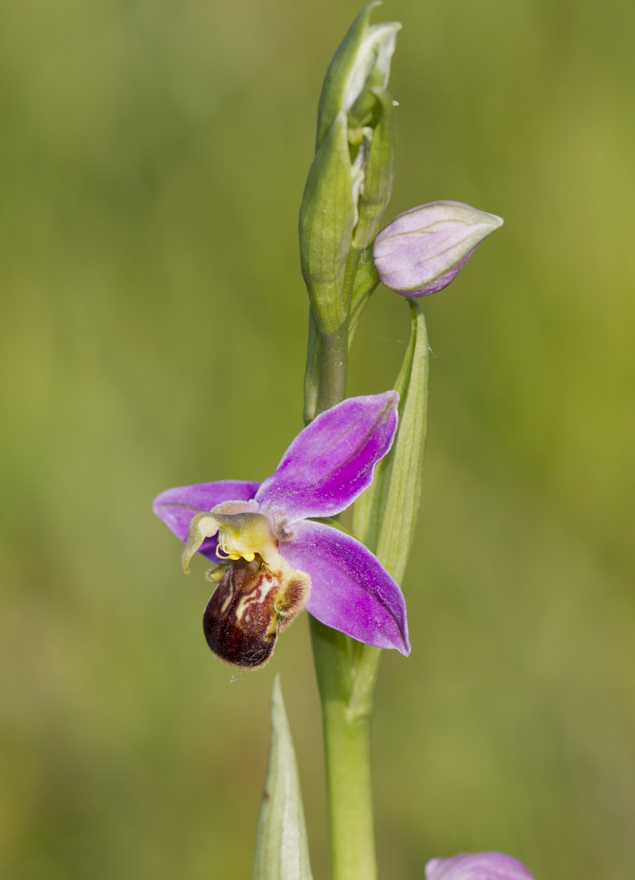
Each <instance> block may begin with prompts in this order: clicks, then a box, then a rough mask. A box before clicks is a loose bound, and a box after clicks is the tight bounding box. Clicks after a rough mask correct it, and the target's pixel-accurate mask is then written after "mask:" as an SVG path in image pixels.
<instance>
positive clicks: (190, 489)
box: [152, 480, 260, 562]
mask: <svg viewBox="0 0 635 880" xmlns="http://www.w3.org/2000/svg"><path fill="white" fill-rule="evenodd" d="M259 486H260V483H254V482H247V481H245V480H218V481H217V482H215V483H197V484H196V485H194V486H177V487H176V488H175V489H166V491H165V492H161V494H160V495H157V497H156V498H155V499H154V501H153V502H152V509H153V510H154V512H155V513H156V515H157V516H158V517H159V519H162V520H163V522H164V523H165V524H166V526H168V528H169V529H171V530H172V531H173V532H174V534H175V535H176V536H177V537H178V538H180V539H181V540H182V541H185V540H186V539H187V530H188V528H189V525H190V522H191V521H192V519H193V518H194V517H195V516H197V515H198V514H199V513H205V512H209V511H210V510H211V509H212V507H216V505H217V504H221V503H222V502H223V501H250V500H251V499H252V498H253V497H254V495H255V494H256V492H257V491H258V487H259ZM217 546H218V539H217V537H216V536H214V537H213V538H206V539H205V540H204V541H203V543H202V544H201V546H200V547H199V550H198V552H199V553H202V554H203V556H206V557H207V558H208V559H211V561H212V562H217V561H218V559H217V556H216V548H217Z"/></svg>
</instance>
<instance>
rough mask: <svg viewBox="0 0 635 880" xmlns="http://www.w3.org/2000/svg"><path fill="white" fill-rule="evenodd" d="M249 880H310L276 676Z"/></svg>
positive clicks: (291, 754) (301, 812)
mask: <svg viewBox="0 0 635 880" xmlns="http://www.w3.org/2000/svg"><path fill="white" fill-rule="evenodd" d="M253 880H312V876H311V866H310V864H309V847H308V843H307V835H306V825H305V821H304V810H303V808H302V794H301V792H300V779H299V777H298V767H297V763H296V758H295V751H294V748H293V740H292V739H291V731H290V729H289V722H288V720H287V713H286V712H285V708H284V701H283V699H282V688H281V687H280V676H279V675H276V677H275V679H274V682H273V690H272V692H271V748H270V750H269V766H268V768H267V778H266V780H265V789H264V792H263V795H262V803H261V805H260V815H259V817H258V830H257V832H256V851H255V854H254V870H253Z"/></svg>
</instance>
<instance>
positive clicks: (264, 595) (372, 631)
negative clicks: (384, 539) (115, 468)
mask: <svg viewBox="0 0 635 880" xmlns="http://www.w3.org/2000/svg"><path fill="white" fill-rule="evenodd" d="M398 401H399V396H398V394H397V393H396V392H395V391H387V392H385V393H384V394H377V395H372V396H367V397H352V398H348V399H347V400H344V401H343V402H342V403H340V404H338V405H337V406H334V407H333V408H332V409H330V410H327V411H326V412H324V413H322V414H321V415H319V416H318V417H317V418H316V419H315V420H314V421H313V422H311V424H310V425H308V426H307V427H306V428H305V429H304V430H303V431H301V432H300V433H299V434H298V436H297V437H296V438H295V439H294V440H293V442H292V443H291V445H290V446H289V448H288V449H287V451H286V452H285V454H284V455H283V457H282V460H281V461H280V464H279V465H278V467H277V468H276V470H275V472H274V473H273V474H272V475H271V476H270V477H267V479H266V480H265V481H264V482H262V483H256V482H245V481H240V480H221V481H218V482H213V483H199V484H197V485H194V486H182V487H179V488H175V489H168V490H167V491H165V492H162V493H161V494H160V495H159V496H158V497H157V498H155V500H154V512H155V513H156V515H157V516H158V517H159V518H160V519H162V520H163V522H165V524H166V525H167V526H168V527H169V528H170V529H171V530H172V531H173V532H174V534H175V535H177V536H178V537H179V538H180V539H181V540H183V541H185V549H184V551H183V556H182V565H183V569H184V571H186V572H187V571H188V570H189V563H190V560H191V558H192V556H193V555H194V554H195V553H196V552H197V551H198V552H199V553H202V554H203V556H205V557H207V559H209V560H211V561H212V562H213V563H215V566H214V568H212V569H211V570H210V572H208V576H209V577H210V579H211V580H213V581H216V582H217V583H218V586H217V588H216V590H215V591H214V593H213V595H212V597H211V599H210V601H209V603H208V605H207V608H206V610H205V614H204V618H203V628H204V632H205V637H206V639H207V642H208V644H209V646H210V648H211V649H212V651H214V653H215V654H217V655H218V656H219V657H220V659H221V660H223V661H225V662H226V663H229V664H231V665H234V666H244V667H251V668H257V667H259V666H262V665H263V664H264V663H266V662H267V660H268V659H269V658H270V657H271V654H272V653H273V649H274V646H275V642H276V639H277V636H278V633H279V632H281V631H282V630H283V629H285V627H286V626H288V625H289V624H290V623H291V622H292V620H293V619H294V618H295V617H297V615H298V614H299V612H300V611H301V610H302V609H303V608H306V609H307V610H308V611H309V612H310V613H311V614H312V615H313V616H314V617H316V618H317V619H318V620H320V621H321V622H322V623H325V624H326V625H327V626H330V627H333V628H334V629H338V630H340V631H341V632H344V633H347V634H348V635H350V636H352V637H353V638H355V639H358V640H359V641H361V642H364V643H365V644H367V645H374V646H376V647H379V648H396V649H397V650H399V651H401V653H402V654H408V653H409V651H410V646H409V643H408V631H407V622H406V607H405V602H404V598H403V595H402V593H401V590H400V589H399V587H398V585H397V584H396V582H395V581H394V580H393V579H392V578H391V576H390V575H389V574H388V572H387V571H385V569H384V568H383V567H382V565H381V564H380V563H379V561H378V560H377V558H376V557H375V556H374V555H373V554H372V553H371V552H370V551H369V550H368V549H367V548H366V547H364V545H363V544H361V543H360V542H359V541H357V540H356V539H355V538H353V537H351V536H350V535H349V534H348V533H346V532H345V531H343V530H341V528H339V527H338V526H337V524H335V525H329V524H327V523H325V522H319V521H317V520H318V519H325V518H327V519H328V518H330V517H333V516H335V515H336V514H338V513H340V512H341V511H342V510H344V509H345V508H347V507H348V506H349V505H350V504H352V503H353V501H355V499H356V498H357V497H358V496H359V495H361V493H362V492H363V491H364V490H365V489H367V488H368V486H370V484H371V483H372V480H373V471H374V468H375V465H376V464H377V462H378V461H379V460H380V459H381V458H383V456H384V455H386V453H387V452H388V450H389V449H390V447H391V445H392V442H393V439H394V436H395V432H396V430H397V418H398V416H397V404H398Z"/></svg>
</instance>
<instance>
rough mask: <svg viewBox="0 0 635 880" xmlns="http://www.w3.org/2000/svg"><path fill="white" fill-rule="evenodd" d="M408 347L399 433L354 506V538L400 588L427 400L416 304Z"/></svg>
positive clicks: (400, 382) (400, 386)
mask: <svg viewBox="0 0 635 880" xmlns="http://www.w3.org/2000/svg"><path fill="white" fill-rule="evenodd" d="M408 306H409V307H410V312H411V332H410V343H409V345H408V349H407V351H406V355H405V357H404V361H403V365H402V368H401V371H400V373H399V376H398V378H397V382H396V384H395V390H396V391H398V392H399V395H400V401H399V428H398V430H397V436H396V438H395V442H394V443H393V446H392V449H391V450H390V452H389V453H388V455H387V456H386V457H385V458H383V459H382V460H381V461H380V462H379V464H378V465H377V467H376V468H375V479H374V480H373V483H372V485H371V486H370V488H369V489H367V490H366V492H364V494H363V495H362V496H361V497H360V498H358V499H357V501H356V502H355V516H354V529H353V531H354V534H355V537H356V538H358V539H359V540H360V541H363V542H364V544H366V546H367V547H368V548H369V549H370V550H372V551H373V552H374V553H375V554H376V555H377V557H378V559H379V561H380V562H381V563H382V565H383V566H384V567H385V568H386V569H387V571H389V572H390V574H391V575H392V576H393V577H394V578H395V580H396V581H397V583H401V581H402V580H403V576H404V573H405V570H406V563H407V558H408V553H409V550H410V547H411V545H412V540H413V537H414V530H415V525H416V521H417V514H418V511H419V505H420V502H421V478H422V472H423V450H424V444H425V436H426V421H427V395H428V366H429V357H428V335H427V333H426V323H425V318H424V316H423V312H422V311H421V309H420V307H419V305H418V304H417V303H416V302H413V301H412V300H408Z"/></svg>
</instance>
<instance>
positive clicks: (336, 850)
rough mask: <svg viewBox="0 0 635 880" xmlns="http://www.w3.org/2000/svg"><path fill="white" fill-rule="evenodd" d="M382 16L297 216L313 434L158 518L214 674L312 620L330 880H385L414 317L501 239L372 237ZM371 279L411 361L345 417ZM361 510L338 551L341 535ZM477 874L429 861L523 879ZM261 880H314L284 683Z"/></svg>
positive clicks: (422, 408)
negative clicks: (174, 540) (379, 773)
mask: <svg viewBox="0 0 635 880" xmlns="http://www.w3.org/2000/svg"><path fill="white" fill-rule="evenodd" d="M377 5H378V0H373V2H371V3H369V4H368V5H367V6H366V7H365V8H364V9H363V10H362V11H361V12H360V14H359V15H358V17H357V18H356V20H355V21H354V22H353V25H352V26H351V28H350V30H349V31H348V33H347V35H346V37H345V38H344V40H343V42H342V44H341V45H340V47H339V49H338V50H337V52H336V54H335V56H334V58H333V61H332V62H331V65H330V67H329V69H328V72H327V75H326V79H325V82H324V87H323V89H322V95H321V98H320V104H319V111H318V131H317V140H316V153H315V157H314V160H313V163H312V165H311V168H310V170H309V175H308V179H307V183H306V187H305V190H304V195H303V198H302V204H301V209H300V223H299V232H300V258H301V260H300V262H301V269H302V274H303V277H304V281H305V283H306V287H307V292H308V296H309V304H310V317H309V339H308V350H307V361H306V373H305V385H304V389H305V401H304V420H305V427H304V429H303V430H302V431H300V433H299V434H298V435H297V437H296V438H295V439H294V440H293V441H292V443H291V445H290V446H289V448H288V449H287V450H286V452H285V453H284V454H283V456H282V458H281V460H280V463H279V464H278V466H277V468H276V469H275V471H274V472H273V473H272V474H271V476H269V477H267V478H266V479H265V480H263V481H262V482H255V481H248V480H234V479H232V480H219V481H215V482H207V483H198V484H196V485H190V486H181V487H177V488H174V489H168V490H166V491H165V492H162V493H161V494H160V495H159V496H157V498H156V499H155V502H154V511H155V513H156V514H157V516H158V517H160V518H161V519H162V520H163V521H164V522H165V523H166V525H167V526H168V527H169V528H170V529H171V530H172V532H173V533H174V534H175V535H176V536H177V537H178V538H180V539H181V541H183V542H184V544H185V546H184V549H183V553H182V560H181V561H182V567H183V570H184V571H185V572H188V571H189V565H190V561H191V559H192V557H193V556H194V555H195V554H196V553H199V554H202V555H203V556H204V557H206V558H207V559H208V560H209V561H210V562H211V563H212V567H211V568H210V569H209V571H208V572H207V577H208V579H209V580H210V581H211V582H212V583H214V585H215V589H214V591H213V593H212V596H211V598H210V600H209V602H208V605H207V607H206V609H205V612H204V616H203V630H204V634H205V638H206V640H207V643H208V645H209V647H210V648H211V650H212V651H213V653H214V654H215V655H216V656H217V657H218V658H219V659H220V660H222V661H223V662H225V663H227V664H230V665H232V666H238V667H241V668H250V669H258V668H260V667H262V666H263V665H264V664H266V663H267V662H269V661H270V660H271V658H272V655H273V653H274V649H275V647H276V644H277V641H278V638H279V636H280V634H281V633H283V632H284V630H285V629H286V628H287V627H288V626H289V625H290V624H291V623H292V622H293V620H294V619H295V618H296V617H298V615H299V614H300V613H301V612H302V611H303V610H306V611H307V612H308V613H309V614H310V623H311V640H312V646H313V654H314V659H315V669H316V676H317V681H318V688H319V694H320V699H321V704H322V716H323V729H324V746H325V754H326V773H327V796H328V807H329V846H330V869H331V870H330V875H331V880H375V878H376V877H377V869H376V863H375V848H374V830H373V811H372V793H371V776H370V726H371V719H372V714H373V708H374V693H375V686H376V683H377V676H378V673H379V666H380V658H381V651H382V649H391V648H392V649H396V650H398V651H399V652H401V653H402V654H404V655H407V654H408V653H409V651H410V643H409V638H408V625H407V616H406V604H405V600H404V596H403V594H402V592H401V588H400V585H401V583H402V581H403V578H404V574H405V571H406V565H407V560H408V555H409V550H410V546H411V544H412V540H413V536H414V530H415V525H416V520H417V514H418V509H419V503H420V496H421V477H422V468H423V450H424V444H425V435H426V424H427V382H428V338H427V332H426V324H425V319H424V316H423V312H422V310H421V308H420V307H419V305H418V303H417V301H416V298H418V297H420V296H423V295H426V294H429V293H434V292H435V291H438V290H441V289H442V288H443V287H445V286H446V285H447V284H449V283H450V282H451V281H452V280H453V278H455V277H456V275H457V274H458V272H459V271H460V270H461V269H462V267H463V266H464V265H465V264H466V262H467V260H468V259H469V257H470V255H471V254H472V252H473V251H474V249H475V248H476V247H477V245H478V244H479V243H480V242H481V241H482V240H483V239H484V238H485V237H486V236H487V235H489V233H490V232H492V231H493V230H494V229H495V228H497V227H498V226H500V225H501V223H502V220H501V219H500V218H499V217H496V215H492V214H486V213H485V212H482V211H478V210H476V209H474V208H471V207H469V206H467V205H464V204H462V203H460V202H450V201H447V202H435V203H430V204H427V205H422V206H420V207H418V208H414V209H412V210H411V211H406V212H405V213H403V214H401V215H399V216H398V217H397V218H395V219H394V220H393V221H392V222H391V223H389V224H388V225H387V226H386V228H385V229H383V230H382V231H381V232H378V230H379V226H380V223H381V219H382V215H383V213H384V210H385V208H386V206H387V204H388V201H389V199H390V195H391V192H392V185H393V180H394V171H395V142H394V121H393V106H394V102H393V100H392V98H391V96H390V94H389V92H388V91H387V86H388V80H389V76H390V64H391V59H392V56H393V52H394V50H395V44H396V39H397V34H398V32H399V30H400V28H401V25H400V24H398V23H397V22H385V23H380V24H370V14H371V12H372V10H373V8H374V7H375V6H377ZM380 280H381V281H383V282H384V284H385V285H386V286H387V287H388V288H390V289H392V290H394V291H396V292H397V293H399V294H401V295H402V296H405V297H406V298H407V299H406V301H407V304H408V309H409V312H410V328H411V330H410V342H409V345H408V348H407V350H406V353H405V356H404V361H403V366H402V368H401V371H400V373H399V376H398V377H397V380H396V383H395V387H394V388H393V389H392V390H389V391H386V392H384V393H382V394H375V395H367V396H360V397H353V398H346V375H347V363H348V353H349V349H350V346H351V343H352V340H353V336H354V333H355V329H356V327H357V323H358V321H359V318H360V315H361V313H362V311H363V309H364V307H365V305H366V304H367V302H368V300H369V298H370V296H371V295H372V293H373V291H374V290H375V289H376V288H377V286H378V285H379V283H380ZM394 301H395V303H397V302H398V301H399V300H398V298H397V297H394ZM402 302H403V300H402ZM353 505H354V519H353V522H354V525H353V532H354V534H349V533H348V532H347V531H346V529H344V527H343V526H342V525H341V524H340V523H339V521H338V519H337V518H338V516H339V514H340V513H342V512H343V511H345V510H347V509H348V508H350V507H351V506H353ZM481 856H482V857H481ZM481 856H479V857H477V856H470V857H466V856H458V857H456V858H454V859H449V860H443V859H436V860H433V861H432V862H430V863H429V864H428V868H427V869H426V877H427V878H428V880H445V878H447V880H463V878H465V880H468V878H470V880H472V878H473V880H525V878H527V880H531V875H530V874H529V873H528V872H527V871H526V869H524V868H523V866H522V865H520V863H517V862H515V861H514V860H513V859H510V857H507V856H501V855H500V854H481ZM466 859H467V861H466ZM470 859H471V861H470ZM475 859H476V861H475ZM479 859H480V861H479ZM488 859H489V861H488ZM518 866H519V867H518ZM481 868H483V870H481ZM488 872H489V873H488ZM497 872H498V873H497ZM253 877H254V880H311V871H310V866H309V856H308V844H307V840H306V829H305V822H304V815H303V810H302V800H301V796H300V786H299V776H298V770H297V765H296V760H295V755H294V751H293V743H292V740H291V732H290V729H289V724H288V721H287V718H286V713H285V709H284V703H283V698H282V690H281V687H280V682H279V680H278V679H276V683H275V685H274V693H273V698H272V740H271V752H270V761H269V771H268V773H267V780H266V785H265V795H264V796H263V802H262V807H261V813H260V820H259V825H258V836H257V845H256V856H255V861H254V875H253Z"/></svg>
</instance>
